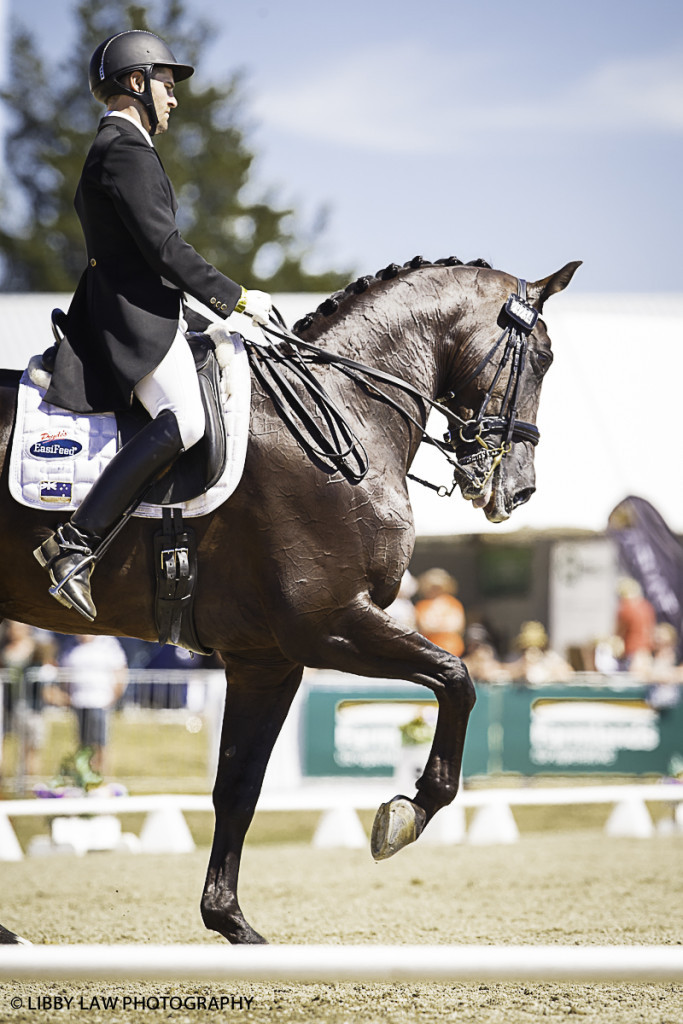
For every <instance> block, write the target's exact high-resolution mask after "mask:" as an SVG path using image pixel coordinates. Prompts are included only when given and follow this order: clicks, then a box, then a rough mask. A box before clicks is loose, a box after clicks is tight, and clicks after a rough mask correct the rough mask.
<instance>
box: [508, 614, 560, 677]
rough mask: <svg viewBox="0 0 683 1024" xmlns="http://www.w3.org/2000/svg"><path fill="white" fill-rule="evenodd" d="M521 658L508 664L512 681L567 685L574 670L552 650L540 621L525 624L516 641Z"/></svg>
mask: <svg viewBox="0 0 683 1024" xmlns="http://www.w3.org/2000/svg"><path fill="white" fill-rule="evenodd" d="M515 647H516V648H517V649H518V650H519V651H521V654H520V657H519V658H518V659H517V660H516V661H513V662H511V663H510V664H509V665H507V668H508V670H509V672H510V678H511V679H515V680H522V681H524V682H526V683H536V684H541V683H566V682H568V681H569V680H570V679H571V678H572V676H573V675H574V670H573V668H572V667H571V665H570V664H569V662H568V661H566V660H565V659H564V658H563V657H562V656H561V655H560V654H557V652H556V651H553V650H550V648H549V646H548V634H547V633H546V631H545V627H544V626H543V624H542V623H541V622H535V621H533V620H532V621H530V622H523V623H522V628H521V629H520V631H519V634H518V635H517V639H516V640H515Z"/></svg>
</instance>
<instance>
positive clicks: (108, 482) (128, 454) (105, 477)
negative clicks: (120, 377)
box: [33, 409, 183, 622]
mask: <svg viewBox="0 0 683 1024" xmlns="http://www.w3.org/2000/svg"><path fill="white" fill-rule="evenodd" d="M182 451H183V442H182V439H181V437H180V432H179V430H178V421H177V420H176V418H175V414H174V413H172V412H171V411H170V410H169V409H164V410H163V411H162V412H160V413H159V415H158V416H157V418H156V419H154V420H152V421H151V422H150V423H147V424H146V425H145V426H144V427H143V428H142V430H140V431H139V432H138V433H137V434H135V436H134V437H132V438H131V439H130V441H128V442H127V443H126V444H125V445H124V446H123V448H121V450H120V451H118V452H117V453H116V455H115V456H114V458H113V459H112V460H111V462H110V463H109V464H108V465H107V466H106V467H105V469H104V472H103V473H102V475H101V476H100V477H99V478H98V479H97V480H96V481H95V483H94V484H93V486H92V487H91V489H90V491H89V492H88V494H87V495H86V497H85V498H84V500H83V502H82V503H81V505H80V506H79V507H78V508H77V509H76V511H75V512H74V514H73V515H72V516H71V519H70V520H69V521H68V522H67V523H64V524H63V525H60V526H58V527H57V529H56V530H55V532H54V533H53V534H52V535H51V536H50V537H48V539H47V540H46V541H43V543H42V544H41V545H40V547H38V548H36V549H35V551H34V552H33V554H34V555H35V557H36V558H37V560H38V561H39V562H40V564H41V565H42V566H43V567H44V568H45V569H47V571H48V572H49V573H50V578H51V580H52V582H53V584H54V587H52V588H51V589H50V593H51V594H52V596H53V597H55V598H56V599H57V600H58V601H60V602H61V603H62V604H63V605H66V607H67V608H74V609H75V610H76V611H77V612H80V614H81V615H83V617H84V618H86V619H89V620H90V622H92V621H93V619H94V618H95V616H96V615H97V610H96V608H95V605H94V604H93V599H92V595H91V592H90V574H91V573H92V570H93V565H92V563H91V562H87V561H86V564H85V565H84V566H83V567H82V568H81V569H80V571H78V572H74V573H73V575H72V576H69V574H70V573H72V572H73V570H74V569H76V568H77V567H78V566H79V565H80V564H81V563H82V562H83V561H84V560H85V559H88V558H90V556H91V555H93V554H94V552H95V551H96V549H97V547H98V545H99V544H100V542H101V541H102V540H103V539H104V538H105V537H106V536H107V534H108V533H109V531H110V530H111V529H112V527H113V526H115V525H116V523H118V522H119V520H120V519H121V517H122V516H123V514H124V512H126V511H127V509H128V508H130V506H131V505H132V504H133V503H134V502H137V501H139V500H140V498H141V497H142V495H143V494H144V492H145V490H146V489H147V487H148V486H149V485H150V484H151V483H153V481H154V480H156V479H157V477H159V476H161V474H162V473H163V472H164V471H165V470H167V469H168V468H169V466H170V465H171V464H172V463H173V462H174V461H175V460H176V459H177V457H178V456H179V455H180V453H181V452H182ZM64 580H66V582H63V581H64Z"/></svg>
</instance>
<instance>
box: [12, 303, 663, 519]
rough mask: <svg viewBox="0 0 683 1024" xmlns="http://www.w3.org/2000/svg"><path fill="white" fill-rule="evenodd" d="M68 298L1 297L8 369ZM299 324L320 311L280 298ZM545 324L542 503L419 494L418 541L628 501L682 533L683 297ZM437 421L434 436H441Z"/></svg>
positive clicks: (427, 461)
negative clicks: (475, 501)
mask: <svg viewBox="0 0 683 1024" xmlns="http://www.w3.org/2000/svg"><path fill="white" fill-rule="evenodd" d="M68 301H69V296H64V295H40V294H31V295H0V364H1V365H3V366H9V367H22V366H24V365H25V364H26V362H27V360H28V357H29V356H30V355H32V354H33V353H34V352H37V351H40V350H41V349H43V348H46V347H47V346H48V345H49V344H50V343H51V336H50V327H49V316H50V310H51V309H52V308H53V307H54V306H62V307H63V308H65V307H66V306H67V305H68ZM275 301H276V305H277V306H278V307H279V308H280V310H281V311H282V313H283V315H284V316H285V319H286V320H287V321H288V322H289V323H292V322H293V321H294V320H296V319H297V318H298V317H299V316H301V315H303V314H304V313H306V312H308V311H309V310H311V309H314V308H315V306H316V305H317V304H318V302H319V301H321V297H320V296H315V295H280V296H276V299H275ZM544 317H545V319H546V322H547V324H548V329H549V332H550V335H551V337H552V339H553V347H554V351H555V363H554V365H553V367H552V369H551V370H550V372H549V374H548V376H547V378H546V381H545V384H544V386H543V394H542V397H541V407H540V413H539V423H538V425H539V428H540V431H541V443H540V445H539V447H538V449H537V452H536V475H537V481H536V482H537V492H536V494H535V495H534V496H533V497H532V499H531V501H530V502H529V504H527V505H525V506H523V507H522V508H520V509H518V510H517V511H516V512H515V513H514V514H513V516H512V518H511V519H510V520H509V521H508V522H507V523H504V524H500V525H495V526H494V525H492V524H490V523H488V522H487V521H486V519H485V517H484V514H483V513H482V512H481V511H479V510H475V509H473V508H472V507H471V505H469V504H467V503H466V502H464V501H463V500H462V499H461V498H460V497H459V496H458V494H457V492H456V493H455V494H454V495H453V497H452V498H450V499H445V498H439V497H438V496H437V495H435V494H434V493H433V492H431V491H428V490H426V489H425V488H423V487H421V486H420V485H418V484H411V485H410V487H411V496H412V499H413V506H414V510H415V517H416V522H417V529H418V534H420V535H421V536H426V535H441V536H448V535H450V534H470V533H483V532H487V533H488V532H498V533H501V532H504V531H509V530H519V529H525V528H527V529H552V528H569V529H589V530H602V529H604V527H605V525H606V522H607V517H608V515H609V513H610V511H611V510H612V508H613V507H614V506H615V505H616V504H617V503H618V502H619V501H621V500H622V499H623V498H624V497H626V496H627V495H628V494H637V495H640V496H641V497H643V498H647V499H648V500H649V501H651V502H652V504H653V505H655V507H656V508H657V509H658V510H659V512H660V513H661V514H662V515H663V516H664V519H665V520H666V521H667V523H668V524H669V526H670V527H671V529H672V530H674V531H675V532H678V533H683V482H682V481H681V480H680V479H679V477H678V472H679V466H680V462H681V457H680V453H679V449H678V439H679V438H680V437H681V427H680V408H681V404H682V402H681V397H680V391H679V389H680V387H681V384H680V381H681V380H682V379H683V293H682V294H675V295H667V294H663V295H628V294H623V295H586V294H584V295H582V294H572V292H571V290H570V291H568V292H566V293H564V294H562V295H558V296H556V297H554V298H553V299H552V300H551V301H550V302H549V303H548V306H547V307H546V310H545V313H544ZM438 419H439V417H438V414H437V415H435V416H434V417H432V422H431V423H430V428H431V430H432V433H434V434H436V435H437V436H439V435H440V434H441V432H442V430H443V428H442V426H441V424H440V423H439V422H437V421H438ZM414 471H415V472H416V473H417V474H418V475H419V476H423V477H428V478H430V479H433V480H435V481H436V482H439V483H449V472H448V467H447V466H446V465H445V463H444V462H443V460H442V459H441V458H440V456H439V455H438V453H436V452H435V451H433V450H432V449H430V448H427V447H426V446H423V448H422V449H421V451H420V453H419V455H418V458H417V460H416V464H415V466H414Z"/></svg>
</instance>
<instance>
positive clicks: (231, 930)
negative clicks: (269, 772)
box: [201, 656, 303, 943]
mask: <svg viewBox="0 0 683 1024" xmlns="http://www.w3.org/2000/svg"><path fill="white" fill-rule="evenodd" d="M226 663H227V664H228V668H227V671H226V675H227V679H228V688H227V694H226V701H225V715H224V718H223V731H222V734H221V742H220V748H219V758H218V771H217V774H216V784H215V787H214V792H213V803H214V808H215V812H216V825H215V831H214V839H213V846H212V849H211V857H210V859H209V867H208V871H207V875H206V882H205V884H204V892H203V895H202V904H201V910H202V918H203V921H204V924H205V925H206V927H207V928H210V929H212V930H213V931H217V932H220V934H221V935H223V936H224V937H225V938H226V939H228V941H229V942H233V943H260V942H265V941H266V940H265V939H264V938H263V937H262V936H261V935H259V933H258V932H257V931H255V930H254V929H253V928H252V927H251V925H250V924H248V923H247V921H246V920H245V918H244V915H243V913H242V911H241V909H240V906H239V903H238V901H237V878H238V873H239V866H240V858H241V855H242V846H243V844H244V837H245V836H246V834H247V829H248V828H249V825H250V824H251V820H252V818H253V816H254V811H255V810H256V802H257V800H258V797H259V793H260V792H261V785H262V783H263V777H264V775H265V771H266V767H267V765H268V760H269V758H270V754H271V752H272V749H273V746H274V744H275V740H276V739H277V737H278V734H279V732H280V729H281V728H282V723H283V722H284V720H285V718H286V717H287V712H288V711H289V708H290V705H291V703H292V699H293V697H294V695H295V693H296V691H297V688H298V686H299V683H300V682H301V676H302V672H303V668H302V667H301V666H300V665H299V666H293V665H292V664H290V663H288V664H287V665H286V666H284V665H283V664H282V663H280V664H279V665H278V666H277V668H274V667H273V666H272V665H258V664H253V663H249V664H240V663H239V662H236V661H235V660H232V659H230V658H229V657H228V656H226Z"/></svg>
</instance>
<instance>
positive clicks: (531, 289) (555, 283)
mask: <svg viewBox="0 0 683 1024" xmlns="http://www.w3.org/2000/svg"><path fill="white" fill-rule="evenodd" d="M582 262H583V261H582V260H577V262H576V263H568V264H567V265H566V267H562V270H558V271H557V273H555V274H551V275H550V277H544V278H543V280H542V281H534V283H533V284H528V285H527V296H528V298H529V302H530V303H531V305H532V306H535V307H536V309H537V310H538V311H539V313H541V312H542V311H543V303H544V302H545V300H546V299H549V298H550V296H551V295H554V294H555V292H561V291H563V290H564V289H565V288H566V287H567V285H568V284H569V282H570V281H571V279H572V278H573V276H574V273H575V271H576V270H577V269H578V268H579V267H580V266H581V263H582Z"/></svg>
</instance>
